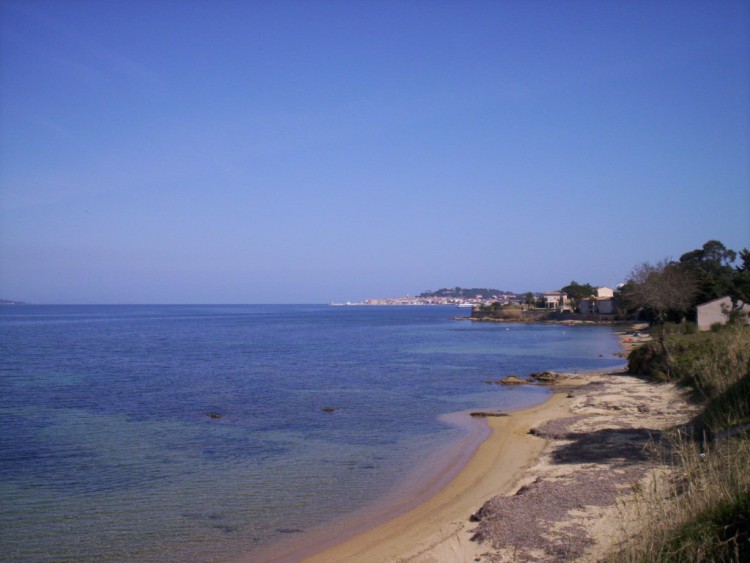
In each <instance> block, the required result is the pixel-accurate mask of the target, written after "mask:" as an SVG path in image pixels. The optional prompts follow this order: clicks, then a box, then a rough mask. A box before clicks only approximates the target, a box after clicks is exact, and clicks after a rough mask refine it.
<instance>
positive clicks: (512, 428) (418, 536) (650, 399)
mask: <svg viewBox="0 0 750 563" xmlns="http://www.w3.org/2000/svg"><path fill="white" fill-rule="evenodd" d="M626 337H627V336H626V335H624V334H623V335H622V338H626ZM629 347H630V346H627V348H629ZM555 391H556V392H555V394H554V395H553V396H552V398H551V399H550V400H549V401H547V402H545V403H543V404H541V405H538V406H536V407H532V408H529V409H526V410H523V411H518V412H514V413H512V414H511V415H510V416H508V417H502V418H488V419H487V421H488V424H489V426H490V428H491V434H490V436H489V438H488V439H487V440H486V441H484V442H483V443H482V444H481V445H480V446H479V448H478V449H477V450H476V452H475V454H474V455H473V457H472V458H471V460H470V461H469V462H468V463H467V464H466V466H465V467H464V468H463V469H462V470H461V471H460V472H459V473H458V474H457V475H456V477H455V478H454V479H453V480H452V481H451V482H450V483H448V485H447V486H445V488H443V489H442V490H440V491H439V492H437V493H436V494H435V495H434V496H432V497H430V498H429V499H427V500H426V501H425V502H424V503H422V504H420V505H419V506H417V507H416V508H414V509H412V510H410V511H408V512H406V513H404V514H401V515H400V516H397V517H395V518H393V519H391V520H389V521H386V522H384V523H382V524H380V525H378V526H376V527H374V528H372V529H370V530H367V531H365V532H363V533H361V534H359V535H357V536H355V537H353V538H351V539H349V540H346V541H344V542H342V543H340V544H338V545H335V546H333V547H331V548H328V549H325V550H324V551H321V552H320V553H317V554H315V555H313V556H310V557H308V558H306V559H304V561H308V562H326V563H330V562H337V561H340V562H344V561H346V562H386V561H388V562H400V561H410V562H417V563H433V562H434V563H438V562H441V563H442V562H464V561H467V562H468V561H493V562H499V561H562V560H569V561H573V560H575V561H596V560H598V559H599V558H600V557H601V556H602V555H603V554H605V553H607V552H609V551H611V550H612V549H614V548H616V546H617V544H618V542H620V541H622V539H623V538H624V537H625V536H627V535H628V534H631V533H633V532H634V531H635V530H636V529H637V522H636V519H635V518H633V521H629V520H628V514H629V513H630V512H631V511H632V505H633V503H632V502H631V499H632V497H633V491H635V490H637V489H638V488H639V487H643V486H645V485H646V484H647V482H648V481H649V480H650V478H651V476H652V475H653V474H654V472H657V471H658V470H659V468H658V467H657V466H656V465H655V463H654V462H653V458H652V456H651V455H650V454H649V447H652V446H653V444H654V441H655V440H658V438H659V436H660V434H661V432H663V431H664V430H666V429H668V428H672V427H674V426H676V425H678V424H682V423H684V422H686V421H687V420H688V419H689V418H690V417H691V416H692V415H693V414H694V412H695V409H696V407H694V406H691V405H690V404H689V403H688V402H687V400H686V397H685V395H684V392H683V391H681V390H679V389H678V388H677V387H675V386H674V385H671V384H657V383H653V382H650V381H646V380H644V379H642V378H639V377H635V376H629V375H625V373H624V370H614V371H607V372H593V373H587V374H579V375H570V376H569V378H568V379H566V380H565V381H564V383H562V384H560V385H557V386H555Z"/></svg>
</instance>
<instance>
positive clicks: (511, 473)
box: [291, 393, 565, 563]
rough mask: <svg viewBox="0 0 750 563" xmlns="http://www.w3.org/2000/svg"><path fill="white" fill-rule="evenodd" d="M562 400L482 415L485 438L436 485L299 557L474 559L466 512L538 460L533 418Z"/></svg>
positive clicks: (319, 561)
mask: <svg viewBox="0 0 750 563" xmlns="http://www.w3.org/2000/svg"><path fill="white" fill-rule="evenodd" d="M564 398H565V395H564V394H561V393H553V394H552V396H551V397H550V398H549V399H548V400H547V401H545V402H544V403H541V404H539V405H536V406H534V407H530V408H527V409H523V410H520V411H515V412H513V413H512V414H511V415H510V416H507V417H492V418H487V419H485V420H486V421H487V426H488V428H489V430H490V434H489V436H488V437H487V439H486V440H484V441H483V442H482V443H481V444H480V445H479V447H478V448H477V449H476V450H475V451H474V452H473V455H472V456H471V458H470V459H469V460H468V462H467V463H466V464H465V465H464V466H463V467H462V468H461V469H460V471H459V472H458V473H457V474H456V475H455V477H454V478H453V479H452V480H451V481H450V482H449V483H447V485H445V486H444V487H443V488H442V489H440V490H439V491H437V492H436V493H435V494H434V495H432V496H430V497H429V498H427V499H426V500H425V501H424V502H422V503H421V504H419V505H418V506H416V507H414V508H412V509H411V510H409V511H407V512H405V513H403V514H400V515H398V516H396V517H394V518H392V519H390V520H387V521H385V522H382V523H380V524H378V525H377V526H375V527H374V528H371V529H369V530H366V531H364V532H362V533H361V534H358V535H356V536H355V537H353V538H350V539H347V540H345V541H343V542H341V543H338V544H335V545H333V546H331V547H328V548H326V549H324V550H322V551H319V552H317V553H315V554H312V555H310V556H308V557H304V558H302V559H301V560H302V561H306V562H308V563H323V562H337V561H340V562H344V561H362V562H369V561H372V562H375V561H410V560H412V561H423V560H424V561H428V560H434V561H463V560H474V558H475V557H477V556H478V555H479V552H480V551H481V546H479V545H478V544H476V543H474V542H471V541H470V538H471V535H472V534H471V529H472V528H473V527H474V524H472V523H471V522H469V516H470V515H471V514H472V513H473V512H475V511H476V510H477V509H478V508H479V507H480V506H481V505H482V504H483V503H484V502H485V501H486V500H487V499H488V498H490V497H491V496H493V495H496V494H501V493H502V492H504V491H509V490H510V489H512V487H513V486H514V485H515V484H516V483H517V482H518V480H519V479H520V478H521V477H522V476H523V475H524V474H525V472H526V471H527V470H528V469H529V468H530V467H531V466H532V465H533V463H534V462H535V461H536V460H537V459H538V457H539V456H540V454H541V453H542V450H543V448H544V442H543V441H541V440H536V439H534V438H533V437H532V436H531V435H529V433H528V432H529V430H530V428H531V427H532V426H534V425H535V424H537V423H538V422H539V421H541V420H544V419H547V418H550V417H554V416H557V415H562V414H564V412H565V403H564ZM511 451H512V455H507V454H508V452H511ZM424 557H427V559H425V558H424ZM291 560H295V559H291Z"/></svg>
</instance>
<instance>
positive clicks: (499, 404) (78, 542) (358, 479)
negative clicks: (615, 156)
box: [0, 305, 622, 561]
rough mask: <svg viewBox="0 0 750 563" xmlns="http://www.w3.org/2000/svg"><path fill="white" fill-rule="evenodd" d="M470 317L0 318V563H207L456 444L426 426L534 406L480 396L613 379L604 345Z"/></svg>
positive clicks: (67, 313)
mask: <svg viewBox="0 0 750 563" xmlns="http://www.w3.org/2000/svg"><path fill="white" fill-rule="evenodd" d="M466 314H467V313H466V312H465V311H462V310H458V309H454V308H445V307H392V308H391V307H374V308H369V307H328V306H312V305H307V306H4V307H2V308H0V354H1V355H0V428H2V432H0V559H1V560H3V561H66V560H67V561H102V560H112V561H114V560H130V561H132V560H138V561H170V560H172V561H186V560H193V561H207V560H222V559H225V558H228V557H230V556H231V555H233V554H236V553H240V552H247V550H248V549H252V548H253V547H254V546H259V547H260V546H263V545H265V544H267V543H269V542H271V543H273V542H277V541H279V540H280V539H281V538H283V537H285V536H286V535H288V534H304V533H305V530H306V529H308V528H309V527H310V526H312V525H313V524H319V523H321V522H326V521H328V520H331V519H332V518H335V517H337V516H341V515H342V514H345V513H347V512H348V511H352V510H354V509H356V508H358V507H361V506H364V505H367V504H368V503H371V502H373V500H375V499H377V498H379V497H381V496H382V495H384V494H385V493H386V492H388V491H389V490H390V489H391V488H392V487H393V486H394V485H396V484H398V483H399V481H400V480H401V479H403V477H404V475H405V473H406V472H408V471H409V470H410V469H412V468H413V467H414V466H415V465H417V464H418V462H419V460H420V459H424V456H425V455H426V453H427V452H429V451H432V450H433V449H435V448H436V447H439V446H441V445H444V444H446V443H449V442H451V441H455V440H458V439H460V438H461V436H462V434H461V433H462V432H464V431H462V430H461V429H459V428H456V427H453V426H450V425H449V424H447V423H446V422H444V421H442V420H441V419H440V418H439V417H440V415H442V414H445V413H450V412H456V411H464V410H469V409H480V408H503V409H510V408H520V407H524V406H529V405H531V404H535V403H538V402H540V401H542V400H543V399H544V398H546V395H547V393H548V391H547V390H546V389H544V388H541V387H523V388H513V389H508V388H504V387H502V386H497V385H487V384H486V383H485V381H486V380H489V379H498V378H500V377H502V376H505V375H508V374H509V373H517V374H521V375H524V374H527V373H529V372H532V371H539V370H543V369H554V370H566V371H567V370H571V371H572V370H588V369H598V368H606V367H611V366H616V365H620V364H621V363H622V361H621V360H619V359H617V358H615V357H614V356H613V354H614V353H615V352H617V351H618V345H617V340H616V338H615V336H614V334H613V333H612V332H611V331H610V330H609V329H607V328H602V327H576V328H571V327H560V326H543V325H505V324H475V323H469V322H459V321H455V320H451V318H452V317H454V316H456V315H466ZM326 407H330V408H333V409H335V410H334V412H332V413H329V412H324V411H323V409H324V408H326ZM211 413H215V415H220V418H218V417H216V416H214V417H212V416H210V415H211Z"/></svg>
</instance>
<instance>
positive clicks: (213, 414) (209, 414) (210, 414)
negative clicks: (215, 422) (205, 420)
mask: <svg viewBox="0 0 750 563" xmlns="http://www.w3.org/2000/svg"><path fill="white" fill-rule="evenodd" d="M206 416H207V417H209V418H221V417H222V414H221V413H219V412H207V413H206Z"/></svg>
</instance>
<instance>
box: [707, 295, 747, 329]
mask: <svg viewBox="0 0 750 563" xmlns="http://www.w3.org/2000/svg"><path fill="white" fill-rule="evenodd" d="M738 305H739V306H740V309H742V312H743V313H745V315H746V316H745V322H746V323H750V305H746V304H744V303H742V302H741V301H740V302H739V303H738ZM697 310H698V330H710V329H711V327H712V326H713V325H715V324H721V325H725V324H727V323H728V322H729V313H730V311H731V310H732V299H731V298H730V297H729V296H726V297H721V298H719V299H714V300H713V301H709V302H708V303H703V304H702V305H698V307H697Z"/></svg>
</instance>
